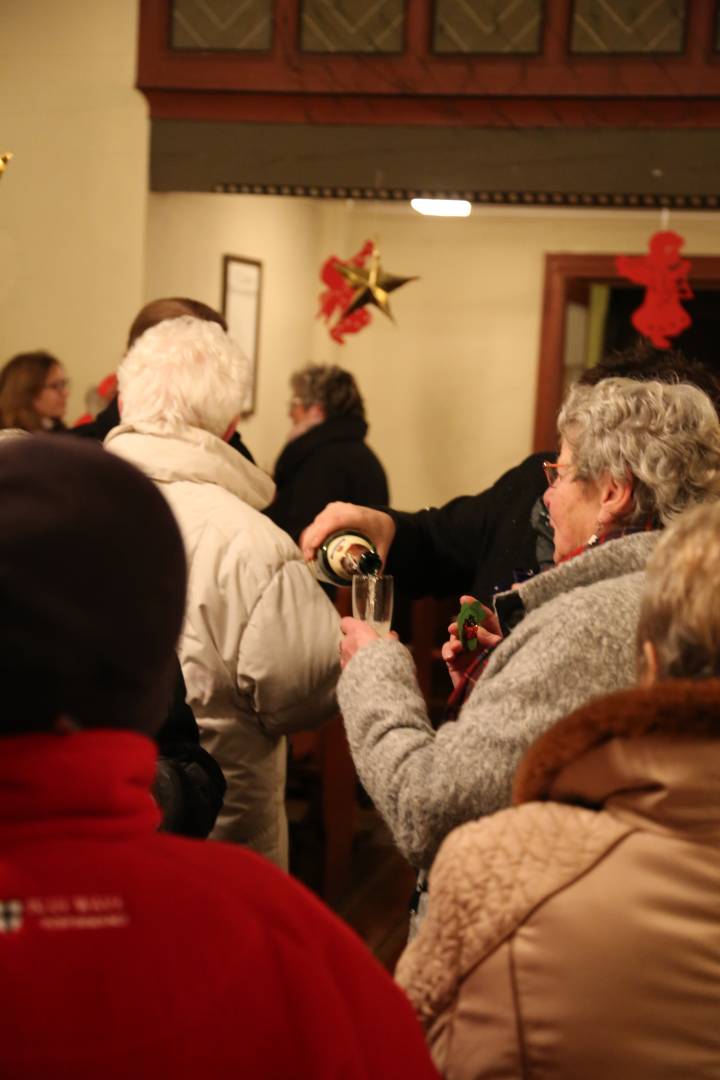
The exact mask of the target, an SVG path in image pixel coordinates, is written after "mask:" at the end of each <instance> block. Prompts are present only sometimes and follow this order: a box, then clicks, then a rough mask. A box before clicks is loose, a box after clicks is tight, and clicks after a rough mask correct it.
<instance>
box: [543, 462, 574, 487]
mask: <svg viewBox="0 0 720 1080" xmlns="http://www.w3.org/2000/svg"><path fill="white" fill-rule="evenodd" d="M571 468H572V465H559V464H558V463H557V462H556V461H543V472H544V473H545V479H546V480H547V483H548V487H555V485H556V484H557V482H558V480H562V479H563V478H564V477H566V476H567V475H568V474H567V473H566V472H563V473H561V472H560V471H559V470H560V469H571Z"/></svg>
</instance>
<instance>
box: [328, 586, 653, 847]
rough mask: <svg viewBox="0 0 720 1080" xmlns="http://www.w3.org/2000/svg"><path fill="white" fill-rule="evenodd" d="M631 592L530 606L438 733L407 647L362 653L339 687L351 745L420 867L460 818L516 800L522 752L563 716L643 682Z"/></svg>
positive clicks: (613, 590) (384, 646) (600, 590)
mask: <svg viewBox="0 0 720 1080" xmlns="http://www.w3.org/2000/svg"><path fill="white" fill-rule="evenodd" d="M639 577H640V575H638V578H639ZM623 588H624V592H623V594H622V596H620V595H619V594H618V589H617V586H616V584H615V583H613V582H603V583H601V584H600V586H599V587H597V588H594V589H589V590H583V589H580V590H575V591H574V592H573V594H571V595H566V596H561V597H558V598H557V599H556V600H555V601H552V602H551V603H549V604H547V605H544V606H543V607H542V608H541V609H540V610H539V611H536V612H533V613H531V614H529V615H528V616H527V617H526V619H525V620H524V621H523V622H522V623H521V624H520V626H518V627H517V628H516V630H514V631H513V633H512V634H511V635H510V637H509V638H508V639H507V640H506V641H505V642H503V643H502V644H501V645H500V646H499V648H498V649H497V650H496V651H495V653H494V654H493V656H492V658H491V660H490V663H489V665H488V668H487V670H486V672H485V674H484V675H483V677H482V678H481V679H480V680H479V681H478V683H477V685H476V686H475V688H474V690H473V691H472V693H471V695H470V697H469V698H468V700H467V701H466V703H465V705H464V706H463V708H462V710H461V712H460V715H459V717H458V719H457V720H456V721H454V722H448V723H446V724H444V725H443V726H442V727H441V728H440V729H439V730H438V731H437V732H435V731H433V729H432V727H431V725H430V722H429V720H428V717H427V711H426V708H425V702H424V700H423V698H422V695H421V694H420V691H419V688H418V685H417V680H416V678H415V672H414V667H413V664H412V660H411V658H410V655H409V653H408V652H407V650H406V649H405V648H404V647H403V646H402V645H400V644H398V643H397V642H394V641H382V642H378V643H377V644H374V645H372V646H369V647H367V648H365V649H362V650H360V651H359V652H358V653H357V654H356V655H355V656H354V657H353V659H352V660H351V661H350V663H349V664H348V665H347V668H346V669H345V671H344V673H343V675H342V677H341V679H340V683H339V685H338V700H339V703H340V708H341V710H342V713H343V716H344V718H345V725H346V729H347V733H348V740H349V743H350V749H351V751H352V754H353V758H354V760H355V764H356V766H357V770H358V773H359V775H360V778H361V779H362V782H363V784H364V785H365V787H366V789H367V791H368V792H369V794H370V795H371V797H372V799H373V801H374V802H375V805H376V806H377V808H378V809H379V810H380V812H381V813H382V815H383V817H384V818H385V820H386V821H387V823H388V825H389V826H390V829H391V831H392V833H393V836H394V838H395V842H396V843H397V845H398V847H399V848H400V850H401V851H402V852H403V854H404V855H405V857H406V858H407V859H408V861H409V862H410V863H411V864H412V865H414V866H416V867H428V866H429V865H430V864H431V862H432V859H433V857H434V855H435V853H436V851H437V849H438V847H439V845H440V843H441V842H442V840H443V839H444V837H445V836H446V835H447V834H448V833H449V832H450V830H451V829H453V828H455V826H457V825H459V824H461V823H463V822H465V821H470V820H473V819H474V818H477V817H480V816H482V815H483V814H488V813H492V812H493V811H495V810H498V809H500V808H502V807H504V806H507V805H508V803H509V801H510V791H511V785H512V777H513V774H514V771H515V768H516V766H517V763H518V761H519V759H520V757H521V756H522V754H523V752H524V751H525V750H526V748H527V747H528V746H529V744H530V743H531V742H532V740H533V739H534V738H536V737H537V735H539V734H540V733H541V732H542V731H545V730H546V729H547V728H548V727H549V726H550V725H551V724H552V723H553V722H554V721H555V720H556V719H559V718H560V717H561V716H564V715H565V714H566V713H568V712H571V711H572V710H573V709H575V708H577V707H578V706H579V705H581V704H583V703H584V702H585V701H588V700H589V699H590V698H591V697H594V696H596V695H597V694H601V693H604V692H606V691H611V690H615V689H619V688H621V687H623V686H627V685H629V684H630V683H631V682H632V681H633V677H634V642H633V637H634V627H635V622H636V619H637V602H638V596H639V585H638V587H637V588H632V587H630V586H629V585H628V579H627V578H626V579H624V587H623ZM618 608H619V609H620V610H618ZM609 619H612V623H610V622H609Z"/></svg>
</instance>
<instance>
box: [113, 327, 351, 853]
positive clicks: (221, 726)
mask: <svg viewBox="0 0 720 1080" xmlns="http://www.w3.org/2000/svg"><path fill="white" fill-rule="evenodd" d="M118 379H119V389H120V400H121V413H122V424H121V426H120V427H118V428H115V429H114V430H113V431H111V432H110V434H109V435H108V437H107V439H106V446H107V447H108V449H109V450H111V451H112V452H114V453H117V454H119V455H120V456H121V457H124V458H125V459H126V460H128V461H130V462H132V463H133V464H135V465H137V466H138V468H140V469H142V471H143V472H145V473H146V474H147V475H148V476H150V477H151V479H153V480H154V481H155V483H156V484H157V485H158V487H159V489H160V490H161V491H162V493H163V494H164V495H165V497H166V498H167V499H168V502H169V503H170V505H171V507H172V509H173V511H174V513H175V516H176V518H177V520H178V523H179V525H180V529H181V531H182V534H183V538H184V541H185V548H186V552H187V558H188V570H189V584H188V603H187V611H186V618H185V625H184V628H183V632H182V636H181V639H180V643H179V647H178V651H179V654H180V661H181V664H182V668H183V674H184V676H185V682H186V684H187V689H188V701H189V703H190V705H191V706H192V709H193V712H194V713H195V716H196V718H197V722H198V726H199V727H200V731H201V737H202V743H203V746H204V747H205V749H206V750H208V751H209V752H210V753H211V754H212V755H213V756H214V757H215V758H216V760H217V761H218V762H219V764H220V766H221V768H222V770H223V773H224V774H225V779H226V781H227V785H228V790H227V794H226V796H225V804H224V807H223V809H222V811H221V812H220V815H219V817H218V820H217V824H216V827H215V829H214V831H213V833H212V834H211V837H212V838H213V839H219V840H229V841H233V842H236V843H244V844H247V845H248V846H250V847H252V848H254V849H255V850H256V851H259V852H261V853H262V854H264V855H266V856H267V857H268V858H270V859H272V860H273V861H274V862H275V863H277V864H278V865H280V866H283V867H287V856H288V851H287V820H286V817H285V809H284V786H285V739H284V735H286V734H287V733H289V732H292V731H296V730H298V729H302V728H312V727H316V726H318V725H320V724H321V723H322V722H323V721H324V720H326V719H327V718H328V717H329V716H331V715H332V713H333V711H334V710H335V708H336V704H335V683H336V681H337V677H338V673H339V668H338V642H339V630H338V618H337V614H336V612H335V609H334V608H333V606H332V604H331V603H330V602H329V600H328V599H327V597H326V596H325V595H324V593H323V591H322V589H320V587H319V586H318V584H317V583H316V582H315V580H314V578H313V577H312V575H311V573H310V571H309V570H308V568H307V567H306V566H305V564H304V562H303V559H302V556H301V554H300V551H299V549H298V548H297V547H296V545H295V544H294V543H293V542H292V540H291V539H290V537H289V536H288V535H287V534H286V533H284V532H283V531H282V530H281V529H279V528H278V527H277V526H276V525H274V524H273V523H272V522H271V521H270V520H269V519H268V518H267V517H265V516H264V515H263V514H262V513H260V511H261V510H262V509H263V507H265V506H266V505H267V504H268V503H269V502H270V501H271V499H272V496H273V491H274V487H273V484H272V481H271V480H270V478H269V477H268V476H267V475H266V474H265V473H263V472H262V471H261V470H260V469H258V468H257V467H256V466H255V465H252V464H251V463H250V462H249V461H246V460H245V459H244V458H242V457H241V456H240V455H239V454H237V453H236V452H235V451H234V450H233V449H231V448H230V447H228V446H227V443H226V441H225V440H226V439H227V438H229V437H230V435H231V434H232V432H233V431H234V430H235V425H236V423H237V420H238V417H239V415H240V412H241V403H242V400H243V396H244V390H245V386H246V379H247V362H246V360H245V358H244V356H243V355H242V353H241V351H240V350H239V348H238V347H237V345H236V344H235V343H234V342H233V341H232V339H231V338H229V337H228V336H227V334H225V332H224V331H223V330H222V328H221V327H219V326H217V325H215V324H213V323H208V322H203V321H201V320H198V319H193V318H190V317H189V316H182V317H180V318H177V319H170V320H166V321H165V322H162V323H159V324H158V325H157V326H154V327H152V328H151V329H150V330H147V331H146V332H145V333H144V334H143V335H142V336H141V337H140V338H139V339H138V340H137V341H136V342H135V344H134V345H133V347H132V348H131V349H130V351H129V352H128V354H127V356H126V357H125V359H124V360H123V362H122V364H121V366H120V369H119V372H118Z"/></svg>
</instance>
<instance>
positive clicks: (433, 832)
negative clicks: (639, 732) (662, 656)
mask: <svg viewBox="0 0 720 1080" xmlns="http://www.w3.org/2000/svg"><path fill="white" fill-rule="evenodd" d="M558 429H559V434H560V440H561V442H560V455H559V458H558V461H557V463H556V464H550V463H548V464H547V467H546V474H547V478H548V489H547V492H546V494H545V503H546V506H547V508H548V511H549V515H550V521H551V524H552V527H553V530H554V539H555V566H554V567H552V568H551V569H549V570H547V571H545V572H544V573H542V574H539V575H538V576H537V577H534V578H531V579H530V580H528V581H526V582H524V583H522V584H521V585H519V586H515V588H514V589H513V590H512V591H510V592H506V593H501V594H499V595H498V596H497V597H496V598H495V601H494V611H490V610H489V609H485V618H484V620H483V621H482V624H481V626H480V627H479V628H478V630H477V632H476V633H477V639H478V644H479V645H480V648H479V649H477V650H476V651H475V652H473V653H469V652H467V651H465V649H464V647H463V643H462V642H461V641H460V640H459V639H458V637H457V628H456V626H455V624H453V626H452V627H451V628H450V629H451V637H450V640H449V641H448V642H447V643H446V644H445V646H444V647H443V656H444V658H445V660H446V662H447V663H448V667H449V669H450V674H451V678H452V680H453V683H454V684H455V690H454V692H453V698H454V699H455V700H454V705H455V713H454V717H453V720H452V721H448V722H446V723H444V724H443V725H442V726H441V727H440V728H439V729H438V730H434V729H433V727H432V725H431V723H430V720H429V719H428V715H427V710H426V707H425V702H424V700H423V697H422V695H421V693H420V690H419V688H418V683H417V679H416V676H415V671H414V667H413V663H412V660H411V657H410V654H409V653H408V651H407V650H406V649H405V648H404V647H403V646H402V645H401V644H400V643H399V642H397V641H395V640H392V639H388V638H385V639H379V638H378V637H377V635H376V634H375V633H374V631H373V630H372V629H371V628H370V627H369V626H368V625H367V624H364V623H361V622H358V621H357V620H354V619H344V620H343V623H342V628H343V631H344V634H345V638H344V641H343V646H342V650H343V656H342V659H343V664H344V672H343V675H342V677H341V679H340V683H339V687H338V699H339V702H340V707H341V709H342V712H343V716H344V718H345V724H346V729H347V733H348V739H349V743H350V747H351V750H352V754H353V758H354V760H355V764H356V766H357V770H358V773H359V775H360V778H361V780H362V782H363V784H364V786H365V787H366V789H367V791H368V792H369V794H370V795H371V797H372V799H373V801H374V802H375V804H376V806H377V807H378V809H379V810H380V811H381V813H382V814H383V816H384V817H385V819H386V821H387V822H388V824H389V826H390V828H391V830H392V833H393V835H394V838H395V841H396V843H397V844H398V846H399V847H400V849H401V851H402V852H403V854H404V855H405V856H406V858H407V859H408V861H409V862H410V863H411V864H413V865H414V866H415V867H417V868H418V869H423V868H427V867H429V866H430V864H431V862H432V860H433V858H434V856H435V853H436V852H437V849H438V847H439V845H440V843H441V841H442V840H443V839H444V837H445V836H446V835H447V834H448V832H450V830H451V829H453V828H454V827H455V826H457V825H459V824H461V823H463V822H465V821H470V820H473V819H475V818H477V817H479V816H481V815H483V814H488V813H491V812H493V811H495V810H498V809H500V808H501V807H504V806H506V805H508V803H509V799H510V790H511V781H512V776H513V773H514V770H515V768H516V766H517V763H518V761H519V759H520V757H521V755H522V754H523V752H524V751H525V750H526V749H527V747H528V746H529V745H530V743H531V742H532V741H533V740H534V739H535V738H536V737H537V736H538V735H539V734H540V733H541V732H543V731H545V730H546V729H547V728H548V727H549V726H550V725H551V724H552V723H553V722H554V721H555V720H557V719H559V718H560V717H561V716H563V715H565V714H566V713H569V712H571V711H572V710H573V709H576V708H578V707H579V706H580V705H582V704H584V703H585V702H586V701H588V700H590V699H591V698H593V697H595V696H597V695H600V694H604V693H607V692H610V691H613V690H618V689H621V688H623V687H626V686H629V685H631V684H632V682H633V680H634V675H635V650H634V640H635V632H636V626H637V620H638V611H639V604H640V596H641V591H642V585H643V578H644V569H645V564H646V562H647V559H648V557H649V555H650V553H651V552H652V550H653V548H654V547H655V544H656V542H657V539H658V538H659V536H660V530H661V529H662V528H663V526H665V525H666V524H667V523H668V522H670V521H671V520H672V519H673V518H674V517H675V516H676V515H678V514H679V513H680V512H681V511H682V510H684V509H685V508H686V507H688V506H691V505H693V504H695V503H700V502H703V501H705V500H708V499H718V498H720V422H718V418H717V415H716V413H715V410H714V408H713V406H712V404H711V402H710V399H709V398H708V397H706V395H705V394H703V393H702V392H701V391H700V390H698V389H696V388H695V387H693V386H690V385H688V384H680V385H666V384H662V383H658V382H648V383H638V382H634V381H631V380H628V379H607V380H605V381H604V382H602V383H600V384H598V385H597V386H593V387H588V386H576V387H574V388H572V389H571V391H570V393H569V396H568V398H567V400H566V402H565V404H564V406H563V408H562V410H561V413H560V416H559V419H558ZM465 599H470V598H465ZM469 660H470V663H469V662H468V661H469Z"/></svg>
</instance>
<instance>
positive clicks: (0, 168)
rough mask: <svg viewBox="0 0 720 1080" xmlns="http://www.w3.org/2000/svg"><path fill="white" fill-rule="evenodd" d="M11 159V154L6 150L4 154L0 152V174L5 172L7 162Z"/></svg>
mask: <svg viewBox="0 0 720 1080" xmlns="http://www.w3.org/2000/svg"><path fill="white" fill-rule="evenodd" d="M11 161H12V154H11V153H10V151H9V150H8V152H7V153H6V154H0V176H2V174H3V173H4V172H5V169H6V168H7V166H8V164H9V163H10V162H11Z"/></svg>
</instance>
